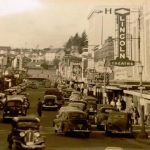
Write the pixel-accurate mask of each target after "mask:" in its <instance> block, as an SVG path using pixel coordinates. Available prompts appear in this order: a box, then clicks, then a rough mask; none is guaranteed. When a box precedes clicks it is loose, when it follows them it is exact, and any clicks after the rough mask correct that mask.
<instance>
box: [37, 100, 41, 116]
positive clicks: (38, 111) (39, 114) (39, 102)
mask: <svg viewBox="0 0 150 150" xmlns="http://www.w3.org/2000/svg"><path fill="white" fill-rule="evenodd" d="M37 113H38V116H39V117H41V116H42V102H41V100H40V98H39V101H38V105H37Z"/></svg>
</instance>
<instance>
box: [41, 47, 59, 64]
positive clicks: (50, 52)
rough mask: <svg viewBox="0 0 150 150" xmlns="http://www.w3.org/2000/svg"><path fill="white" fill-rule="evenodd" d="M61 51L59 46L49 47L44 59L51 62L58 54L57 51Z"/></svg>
mask: <svg viewBox="0 0 150 150" xmlns="http://www.w3.org/2000/svg"><path fill="white" fill-rule="evenodd" d="M59 51H60V49H59V48H56V49H47V50H46V51H45V55H44V60H45V61H46V62H49V63H51V62H52V61H53V60H54V59H55V58H56V56H58V55H57V53H58V52H59Z"/></svg>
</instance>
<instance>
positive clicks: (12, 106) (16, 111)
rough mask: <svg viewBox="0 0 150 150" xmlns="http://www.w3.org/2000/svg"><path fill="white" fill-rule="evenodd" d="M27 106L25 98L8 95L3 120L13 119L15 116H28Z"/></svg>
mask: <svg viewBox="0 0 150 150" xmlns="http://www.w3.org/2000/svg"><path fill="white" fill-rule="evenodd" d="M26 114H27V107H26V106H25V103H24V100H23V99H22V98H19V97H7V102H6V104H5V107H4V110H3V121H4V122H5V121H11V120H12V118H13V117H17V116H26Z"/></svg>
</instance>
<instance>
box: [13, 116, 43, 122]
mask: <svg viewBox="0 0 150 150" xmlns="http://www.w3.org/2000/svg"><path fill="white" fill-rule="evenodd" d="M24 121H26V122H30V121H33V122H40V119H39V118H38V117H29V116H21V117H13V122H24Z"/></svg>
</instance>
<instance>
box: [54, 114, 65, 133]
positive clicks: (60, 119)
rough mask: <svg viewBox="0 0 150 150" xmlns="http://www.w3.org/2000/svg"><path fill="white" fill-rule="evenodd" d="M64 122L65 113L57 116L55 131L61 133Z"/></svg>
mask: <svg viewBox="0 0 150 150" xmlns="http://www.w3.org/2000/svg"><path fill="white" fill-rule="evenodd" d="M62 121H63V112H62V113H61V114H58V115H56V119H55V120H54V127H55V130H57V131H61V126H62Z"/></svg>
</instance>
